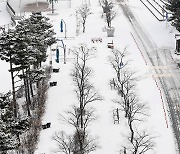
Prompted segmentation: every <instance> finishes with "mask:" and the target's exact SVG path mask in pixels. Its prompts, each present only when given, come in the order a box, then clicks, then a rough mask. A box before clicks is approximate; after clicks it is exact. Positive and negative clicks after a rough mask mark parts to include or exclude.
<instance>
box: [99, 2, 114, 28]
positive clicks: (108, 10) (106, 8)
mask: <svg viewBox="0 0 180 154" xmlns="http://www.w3.org/2000/svg"><path fill="white" fill-rule="evenodd" d="M100 4H101V6H102V9H103V13H105V15H106V22H107V25H108V27H111V22H112V20H113V19H114V17H115V16H116V12H115V11H114V10H113V8H114V3H113V2H112V1H111V0H101V1H100Z"/></svg>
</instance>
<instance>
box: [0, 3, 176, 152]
mask: <svg viewBox="0 0 180 154" xmlns="http://www.w3.org/2000/svg"><path fill="white" fill-rule="evenodd" d="M78 2H79V5H80V4H81V3H80V2H81V1H80V0H79V1H78ZM90 2H91V3H90V4H91V8H92V13H93V14H91V15H90V16H89V17H88V19H87V24H86V25H87V26H86V33H85V34H82V32H81V31H80V34H79V35H78V36H76V16H75V9H74V8H71V9H63V10H62V9H58V8H57V9H56V13H58V14H56V15H48V13H47V12H46V13H44V15H47V16H48V17H49V18H50V21H51V22H52V24H53V25H54V29H55V32H56V33H57V37H63V36H64V33H61V32H60V29H59V24H60V20H61V19H63V20H64V21H65V22H66V25H67V37H74V39H67V40H64V43H65V44H66V45H67V51H68V49H69V48H71V49H72V48H73V46H77V45H78V44H79V43H86V44H87V45H88V46H89V47H91V46H95V47H96V48H97V52H96V58H94V59H91V60H90V63H89V66H90V67H91V68H92V69H93V71H94V73H93V76H92V79H91V82H92V83H93V84H94V86H95V88H96V89H97V90H98V92H99V94H100V95H101V96H102V97H103V98H104V100H103V101H101V102H95V103H94V104H92V106H93V107H94V108H95V109H96V114H97V116H98V117H99V118H98V120H97V121H95V122H93V123H92V124H91V126H90V127H89V131H90V134H92V135H93V136H98V137H99V144H100V146H101V148H100V149H98V150H96V151H94V152H92V153H93V154H116V153H118V151H119V150H120V148H121V146H122V145H123V144H124V143H125V138H124V135H127V133H128V132H129V130H128V127H127V124H126V120H125V119H124V118H123V116H121V117H120V124H116V125H114V124H113V115H112V111H113V109H115V108H117V107H118V106H117V105H116V104H114V103H113V101H112V100H113V99H115V98H117V94H116V92H115V91H113V90H111V88H110V86H109V80H110V79H112V77H114V76H115V74H114V72H113V69H112V67H111V65H110V63H109V61H108V56H109V55H110V54H111V49H108V48H107V43H108V42H111V41H112V40H113V42H114V45H115V48H118V49H120V50H123V49H124V48H125V47H127V51H128V59H130V60H131V61H130V68H131V69H132V70H135V71H137V72H138V73H137V74H138V76H140V79H139V81H138V82H137V89H138V91H137V92H138V95H139V97H140V99H141V101H143V102H146V103H147V104H148V106H149V108H150V111H149V114H150V116H149V117H147V118H146V119H147V120H146V121H145V122H144V123H143V124H141V126H138V127H142V128H144V129H145V130H147V131H149V132H150V133H152V134H154V136H156V138H155V142H156V146H155V148H154V152H150V154H152V153H156V154H177V153H178V152H176V148H175V141H174V137H173V132H172V128H171V122H170V120H169V117H168V113H167V111H166V110H165V112H164V109H163V107H164V108H165V109H166V104H165V103H164V102H162V100H161V96H160V91H159V88H158V87H157V85H156V82H155V80H154V79H153V78H152V74H151V73H152V72H151V66H150V65H148V64H146V63H145V61H144V59H143V56H142V53H141V52H140V51H139V49H138V47H137V45H136V42H135V41H134V38H133V37H132V35H133V30H132V27H131V26H130V25H129V22H128V20H127V19H126V18H125V16H124V15H123V13H122V11H121V9H117V10H118V13H117V16H116V18H115V19H114V20H113V21H112V25H113V26H114V27H115V37H111V38H110V37H107V36H106V35H107V34H106V32H103V27H104V26H105V25H106V23H105V21H104V20H103V19H102V18H101V15H102V9H101V8H100V6H99V4H98V0H91V1H90ZM76 5H77V3H76ZM126 5H129V6H130V8H131V9H132V11H133V13H134V15H135V16H136V18H137V19H138V22H139V23H140V24H141V26H142V27H143V30H145V31H146V32H147V35H148V36H150V37H151V38H152V40H153V41H154V42H156V45H157V46H158V47H159V48H161V47H168V48H171V49H173V48H174V47H175V40H174V33H176V31H175V30H174V28H172V27H171V26H170V25H169V24H167V25H166V22H158V21H157V20H156V19H155V18H154V17H153V15H151V14H150V13H149V12H148V11H147V10H146V8H145V7H144V6H143V4H141V3H140V2H139V1H138V0H129V1H127V2H126ZM56 7H57V6H56ZM117 8H118V6H117ZM0 13H1V12H0ZM1 20H2V18H0V22H1ZM97 37H101V38H102V43H92V42H91V38H97ZM59 49H60V52H62V54H60V57H61V58H60V63H59V64H57V63H56V62H55V53H53V54H52V58H53V66H54V67H59V68H60V72H59V73H56V74H55V73H53V74H52V78H51V80H52V81H57V83H58V85H57V87H50V89H49V91H48V100H47V104H46V112H45V114H44V117H43V122H44V123H45V122H51V128H49V129H46V130H42V131H41V133H40V138H39V144H38V145H37V150H36V152H35V154H41V153H45V154H52V153H53V150H54V149H55V148H56V143H55V142H54V141H53V140H52V136H53V134H54V133H55V132H56V131H62V130H64V131H65V132H67V133H71V132H72V129H73V128H72V127H71V126H69V125H65V124H64V123H62V122H61V121H60V120H59V114H62V115H65V111H67V110H70V109H71V105H72V104H73V103H74V102H75V101H74V100H75V99H76V98H75V95H74V91H73V89H74V85H73V81H72V77H71V76H70V73H71V71H72V66H73V65H72V62H73V60H72V59H71V57H72V55H71V53H70V54H67V63H66V64H64V63H63V51H62V49H61V48H59ZM48 60H50V57H49V59H48ZM47 63H49V62H48V61H47ZM7 69H8V65H7V64H5V63H4V62H1V61H0V85H1V86H0V88H1V89H0V91H1V92H2V91H7V90H8V89H10V85H9V80H10V77H9V76H10V74H9V73H8V71H7ZM165 113H166V115H167V121H166V120H165V118H166V117H165ZM167 124H168V127H167Z"/></svg>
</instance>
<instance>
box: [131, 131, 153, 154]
mask: <svg viewBox="0 0 180 154" xmlns="http://www.w3.org/2000/svg"><path fill="white" fill-rule="evenodd" d="M154 138H155V137H154V136H152V135H150V134H148V133H147V132H146V131H143V132H142V133H138V132H137V133H136V135H135V137H134V142H133V143H132V146H133V154H143V153H145V152H147V151H150V150H153V147H154V146H155V143H154V142H153V139H154ZM129 139H130V138H129Z"/></svg>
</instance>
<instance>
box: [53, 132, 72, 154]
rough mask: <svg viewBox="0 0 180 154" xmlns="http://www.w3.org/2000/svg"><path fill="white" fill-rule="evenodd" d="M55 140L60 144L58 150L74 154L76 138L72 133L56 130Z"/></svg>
mask: <svg viewBox="0 0 180 154" xmlns="http://www.w3.org/2000/svg"><path fill="white" fill-rule="evenodd" d="M53 140H55V141H56V143H57V144H58V148H57V150H56V152H62V153H65V154H72V153H73V149H74V139H73V136H72V135H67V134H66V133H65V132H64V131H61V132H56V133H55V134H54V136H53Z"/></svg>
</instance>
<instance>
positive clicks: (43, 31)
mask: <svg viewBox="0 0 180 154" xmlns="http://www.w3.org/2000/svg"><path fill="white" fill-rule="evenodd" d="M54 34H55V33H54V31H53V30H52V25H51V24H50V23H49V19H48V18H46V17H44V16H42V14H41V12H35V13H32V15H30V17H29V18H25V19H22V20H21V21H19V23H18V24H17V26H16V27H15V28H14V29H9V30H8V31H3V32H2V33H1V34H0V59H1V60H5V61H6V62H8V63H9V72H10V74H11V84H12V91H11V94H12V100H10V102H11V108H9V110H10V109H11V111H13V112H12V113H13V114H12V115H13V117H14V120H15V121H18V119H19V118H20V117H22V116H23V117H29V119H31V122H30V123H31V124H33V122H32V119H33V116H34V115H32V114H34V110H35V109H36V107H39V104H40V102H39V99H38V96H37V95H38V90H37V89H38V88H41V85H42V82H44V78H45V77H46V74H45V70H44V69H42V67H41V65H42V62H45V61H46V58H47V55H46V52H47V48H48V47H49V46H50V45H52V44H53V43H55V42H56V39H55V37H54ZM20 95H22V97H23V96H24V98H25V103H22V102H21V101H18V97H20ZM20 108H23V109H24V111H23V112H24V113H25V114H24V113H22V111H21V110H20ZM36 110H37V109H36ZM1 111H2V110H1ZM1 118H2V117H1ZM0 120H1V119H0ZM12 137H13V136H12ZM3 144H6V143H5V142H4V143H3Z"/></svg>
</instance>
